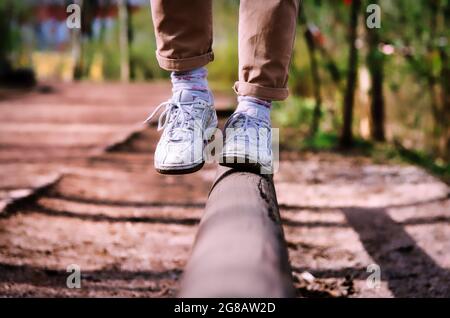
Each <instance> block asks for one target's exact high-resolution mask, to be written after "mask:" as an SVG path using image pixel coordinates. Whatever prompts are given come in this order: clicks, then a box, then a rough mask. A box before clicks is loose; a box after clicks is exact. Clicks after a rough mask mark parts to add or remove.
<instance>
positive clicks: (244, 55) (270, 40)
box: [235, 0, 299, 100]
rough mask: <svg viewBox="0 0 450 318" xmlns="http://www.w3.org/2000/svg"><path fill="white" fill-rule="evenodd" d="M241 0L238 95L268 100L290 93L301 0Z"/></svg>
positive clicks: (236, 88) (279, 98)
mask: <svg viewBox="0 0 450 318" xmlns="http://www.w3.org/2000/svg"><path fill="white" fill-rule="evenodd" d="M263 2H264V4H262V2H261V1H253V0H241V4H240V9H239V81H238V82H236V84H235V90H236V92H237V93H238V94H239V95H243V96H252V97H256V98H260V99H265V100H283V99H285V98H286V97H287V96H288V90H287V87H286V85H287V80H288V71H289V64H290V60H291V55H292V48H293V45H294V39H295V30H296V22H297V15H298V7H299V0H264V1H263Z"/></svg>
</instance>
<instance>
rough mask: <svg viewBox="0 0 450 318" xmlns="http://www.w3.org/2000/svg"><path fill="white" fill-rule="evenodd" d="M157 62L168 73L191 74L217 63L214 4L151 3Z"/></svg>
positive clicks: (192, 0) (196, 0) (207, 0)
mask: <svg viewBox="0 0 450 318" xmlns="http://www.w3.org/2000/svg"><path fill="white" fill-rule="evenodd" d="M150 6H151V11H152V19H153V26H154V29H155V36H156V47H157V50H156V58H157V59H158V63H159V65H160V67H161V68H163V69H165V70H167V71H178V72H181V71H190V70H192V69H195V68H199V67H202V66H205V65H206V64H208V63H209V62H210V61H212V60H213V59H214V55H213V52H212V2H211V0H189V1H180V0H151V2H150Z"/></svg>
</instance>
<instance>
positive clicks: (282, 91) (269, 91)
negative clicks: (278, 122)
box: [233, 82, 289, 100]
mask: <svg viewBox="0 0 450 318" xmlns="http://www.w3.org/2000/svg"><path fill="white" fill-rule="evenodd" d="M233 89H234V91H235V92H236V94H238V95H241V96H252V97H256V98H260V99H266V100H284V99H286V98H287V97H288V96H289V90H288V89H287V88H274V87H264V86H261V85H258V84H252V83H247V82H236V83H234V86H233Z"/></svg>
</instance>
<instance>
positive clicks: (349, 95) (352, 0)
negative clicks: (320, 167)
mask: <svg viewBox="0 0 450 318" xmlns="http://www.w3.org/2000/svg"><path fill="white" fill-rule="evenodd" d="M345 2H346V3H348V4H349V5H350V24H349V36H348V45H349V48H350V52H349V55H348V71H347V86H346V88H345V96H344V104H343V124H342V132H341V138H340V146H341V147H343V148H347V147H351V146H352V144H353V132H352V124H353V105H354V102H355V89H356V80H357V73H358V48H357V46H356V40H357V30H358V20H359V15H360V9H361V0H345Z"/></svg>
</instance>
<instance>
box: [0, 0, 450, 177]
mask: <svg viewBox="0 0 450 318" xmlns="http://www.w3.org/2000/svg"><path fill="white" fill-rule="evenodd" d="M262 2H263V1H261V3H262ZM72 3H76V4H78V5H79V6H80V8H81V14H82V15H81V16H82V28H81V30H77V29H68V28H67V26H66V19H67V17H68V16H69V15H70V14H71V12H69V13H68V12H67V11H66V8H67V6H68V5H69V4H72ZM213 4H214V31H215V33H214V52H215V57H216V58H215V61H214V62H213V63H211V64H210V65H209V66H208V70H209V81H210V83H211V85H212V87H213V88H214V89H215V90H217V91H221V92H226V93H229V94H232V90H231V86H232V84H233V83H234V81H235V80H236V79H237V75H238V74H237V73H238V69H237V65H238V52H237V27H238V9H239V1H237V0H214V1H213ZM373 4H376V5H378V6H379V8H381V11H380V16H379V18H380V19H381V20H380V21H381V25H380V26H381V27H380V28H368V27H367V21H368V19H373V17H374V14H375V16H376V13H377V12H376V10H375V11H373V10H370V9H371V8H372V7H371V6H370V5H373ZM262 5H263V4H262ZM372 9H373V8H372ZM375 9H376V8H375ZM198 18H201V17H198ZM449 33H450V0H415V1H411V0H339V1H338V0H336V1H334V0H333V1H329V0H304V1H303V5H302V10H301V11H300V12H299V19H298V28H297V40H296V44H295V47H294V53H293V58H292V63H291V71H290V80H289V88H290V91H291V96H290V97H289V99H288V100H286V101H283V102H277V103H275V107H274V108H275V109H274V112H273V119H274V121H275V122H276V124H277V125H278V126H280V127H282V128H283V133H282V134H281V138H282V142H283V145H284V147H286V148H288V149H292V150H298V149H305V148H307V149H316V150H333V149H346V151H348V149H350V148H353V149H360V150H361V149H362V151H365V152H368V153H369V154H371V155H373V156H375V157H378V156H381V157H383V158H384V157H388V158H394V159H395V158H402V160H405V159H406V160H408V161H411V162H415V163H419V164H421V165H423V166H425V167H427V168H429V169H430V170H432V171H433V172H435V173H437V174H440V175H446V176H449V175H450V168H449V161H450V151H449V148H450V127H449V122H450V97H449V96H450V83H449V82H450V61H449V54H450V52H449V51H450V49H449ZM0 34H1V40H0V83H1V85H4V86H21V85H24V84H26V85H33V84H34V83H35V82H36V80H37V81H38V82H39V81H55V80H57V81H75V80H83V81H115V80H122V81H152V80H160V79H167V76H168V74H167V72H165V71H163V70H161V69H160V68H159V67H158V65H157V62H156V59H155V56H154V51H155V49H156V47H155V37H154V33H153V27H152V21H151V15H150V8H149V4H148V1H147V0H128V1H127V0H90V1H87V0H84V1H83V0H72V1H66V0H42V1H34V0H15V1H12V0H2V1H1V2H0Z"/></svg>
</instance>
